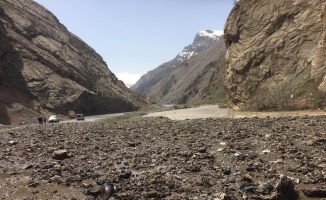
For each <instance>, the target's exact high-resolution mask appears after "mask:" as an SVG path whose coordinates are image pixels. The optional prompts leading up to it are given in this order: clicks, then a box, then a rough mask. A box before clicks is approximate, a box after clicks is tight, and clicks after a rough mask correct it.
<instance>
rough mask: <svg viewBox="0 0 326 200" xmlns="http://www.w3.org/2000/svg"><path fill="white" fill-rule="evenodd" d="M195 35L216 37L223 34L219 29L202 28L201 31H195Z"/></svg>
mask: <svg viewBox="0 0 326 200" xmlns="http://www.w3.org/2000/svg"><path fill="white" fill-rule="evenodd" d="M197 35H199V36H203V37H209V38H218V37H220V36H221V35H223V31H221V30H203V31H199V32H198V33H197Z"/></svg>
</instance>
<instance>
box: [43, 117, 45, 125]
mask: <svg viewBox="0 0 326 200" xmlns="http://www.w3.org/2000/svg"><path fill="white" fill-rule="evenodd" d="M43 123H44V125H46V118H45V117H43Z"/></svg>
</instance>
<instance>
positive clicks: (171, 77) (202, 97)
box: [148, 38, 226, 104]
mask: <svg viewBox="0 0 326 200" xmlns="http://www.w3.org/2000/svg"><path fill="white" fill-rule="evenodd" d="M225 51H226V48H225V45H224V40H223V39H222V38H221V39H220V40H218V41H217V42H215V43H214V44H213V45H212V46H211V47H209V48H208V49H206V50H205V51H203V52H201V53H199V54H198V55H196V56H193V57H192V58H190V59H189V60H187V61H185V62H184V63H183V64H181V65H180V66H178V67H176V68H175V69H174V70H173V71H171V72H170V73H169V74H168V75H166V76H165V77H164V78H163V79H162V80H161V81H159V82H158V83H157V84H156V85H155V86H154V87H153V88H151V90H150V91H149V92H148V98H149V99H150V100H151V101H154V102H156V103H161V104H203V103H206V104H207V103H222V102H224V101H225V100H226V93H225V90H224V87H223V78H224V74H225Z"/></svg>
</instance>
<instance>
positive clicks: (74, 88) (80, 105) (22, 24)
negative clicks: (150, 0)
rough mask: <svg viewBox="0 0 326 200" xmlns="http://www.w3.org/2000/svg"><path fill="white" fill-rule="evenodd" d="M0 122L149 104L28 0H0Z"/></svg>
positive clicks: (99, 59)
mask: <svg viewBox="0 0 326 200" xmlns="http://www.w3.org/2000/svg"><path fill="white" fill-rule="evenodd" d="M0 24H1V26H0V27H1V28H0V35H1V38H0V42H1V46H0V57H1V60H0V108H1V109H0V112H1V113H0V114H1V117H0V123H1V124H13V123H20V122H22V121H24V122H26V123H33V122H35V119H36V117H35V116H38V115H45V116H48V115H50V114H59V115H61V116H67V115H68V113H69V112H70V111H74V112H83V113H85V114H102V113H110V112H123V111H132V110H137V109H140V108H142V107H146V106H149V102H148V101H147V100H146V99H145V98H143V97H141V96H140V95H138V94H136V93H134V92H133V91H131V90H129V89H128V88H126V87H125V86H124V84H123V83H122V82H121V81H119V80H118V79H117V77H116V76H115V75H114V74H113V73H112V72H111V71H110V70H109V68H108V67H107V65H106V63H105V62H104V60H103V59H102V57H101V56H100V55H99V54H97V53H96V51H95V50H94V49H93V48H91V47H90V46H89V45H87V44H86V43H85V42H84V41H82V40H81V39H80V38H78V37H77V36H75V35H74V34H72V33H70V32H69V31H68V30H67V28H66V27H65V26H64V25H63V24H61V23H60V22H59V20H58V19H57V18H56V17H55V16H54V15H53V14H52V13H51V12H50V11H48V10H47V9H46V8H44V7H43V6H41V5H39V4H38V3H36V2H34V1H32V0H26V1H21V0H10V1H8V0H2V1H0Z"/></svg>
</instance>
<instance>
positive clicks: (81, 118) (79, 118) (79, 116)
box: [76, 114, 85, 121]
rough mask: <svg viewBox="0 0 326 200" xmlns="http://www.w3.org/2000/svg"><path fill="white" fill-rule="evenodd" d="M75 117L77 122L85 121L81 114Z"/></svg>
mask: <svg viewBox="0 0 326 200" xmlns="http://www.w3.org/2000/svg"><path fill="white" fill-rule="evenodd" d="M76 117H77V121H79V120H81V121H84V120H85V117H84V115H83V114H77V115H76Z"/></svg>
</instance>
